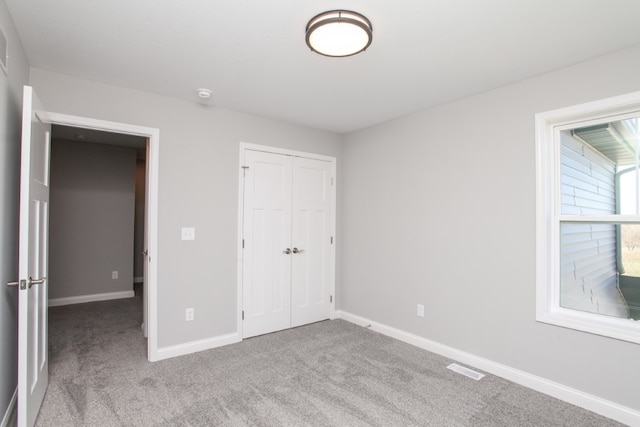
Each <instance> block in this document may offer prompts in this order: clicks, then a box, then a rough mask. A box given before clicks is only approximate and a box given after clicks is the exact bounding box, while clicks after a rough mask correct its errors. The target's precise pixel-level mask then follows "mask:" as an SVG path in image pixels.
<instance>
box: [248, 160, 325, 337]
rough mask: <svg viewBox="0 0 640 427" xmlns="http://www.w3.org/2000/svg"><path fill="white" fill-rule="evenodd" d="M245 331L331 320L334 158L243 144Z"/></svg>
mask: <svg viewBox="0 0 640 427" xmlns="http://www.w3.org/2000/svg"><path fill="white" fill-rule="evenodd" d="M242 154H243V156H244V158H243V169H244V188H243V229H242V239H243V246H244V247H243V249H242V296H243V298H242V310H243V313H242V318H243V325H242V331H243V337H244V338H247V337H252V336H255V335H261V334H265V333H269V332H274V331H278V330H282V329H287V328H291V327H295V326H300V325H304V324H307V323H312V322H317V321H320V320H324V319H328V318H329V315H330V310H331V306H332V300H333V298H332V295H331V294H332V292H333V286H334V284H333V283H334V273H333V272H334V251H333V236H332V233H333V221H334V218H333V206H332V204H333V203H334V185H333V177H332V174H333V170H334V162H332V161H331V160H330V159H327V160H324V159H314V158H306V157H298V156H294V155H285V154H278V153H271V152H264V151H256V150H250V149H245V150H243V153H242Z"/></svg>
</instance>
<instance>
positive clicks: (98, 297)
mask: <svg viewBox="0 0 640 427" xmlns="http://www.w3.org/2000/svg"><path fill="white" fill-rule="evenodd" d="M134 296H135V292H134V291H133V290H130V291H123V292H108V293H103V294H92V295H79V296H75V297H65V298H52V299H49V307H58V306H61V305H71V304H84V303H86V302H96V301H108V300H112V299H122V298H133V297H134Z"/></svg>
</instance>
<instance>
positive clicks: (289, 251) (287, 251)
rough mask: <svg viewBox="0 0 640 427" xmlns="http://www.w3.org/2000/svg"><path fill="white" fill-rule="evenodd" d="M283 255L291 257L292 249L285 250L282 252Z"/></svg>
mask: <svg viewBox="0 0 640 427" xmlns="http://www.w3.org/2000/svg"><path fill="white" fill-rule="evenodd" d="M282 253H283V254H287V255H289V254H290V253H291V248H287V249H285V250H284V251H282Z"/></svg>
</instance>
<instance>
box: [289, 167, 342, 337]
mask: <svg viewBox="0 0 640 427" xmlns="http://www.w3.org/2000/svg"><path fill="white" fill-rule="evenodd" d="M331 175H332V165H331V163H330V162H328V161H322V160H314V159H307V158H302V157H295V158H294V159H293V204H292V210H293V213H292V216H293V218H292V241H291V246H292V250H293V254H292V266H291V267H292V274H291V276H292V277H291V326H292V327H294V326H300V325H304V324H307V323H312V322H317V321H320V320H325V319H328V318H329V310H330V302H329V294H330V285H331V283H332V278H331V274H332V271H333V269H332V263H331V230H332V222H331V221H332V206H331V203H332V194H333V189H332V182H331Z"/></svg>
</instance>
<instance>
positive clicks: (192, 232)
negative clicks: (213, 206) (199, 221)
mask: <svg viewBox="0 0 640 427" xmlns="http://www.w3.org/2000/svg"><path fill="white" fill-rule="evenodd" d="M181 236H182V240H196V229H195V228H193V227H183V228H182V230H181Z"/></svg>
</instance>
